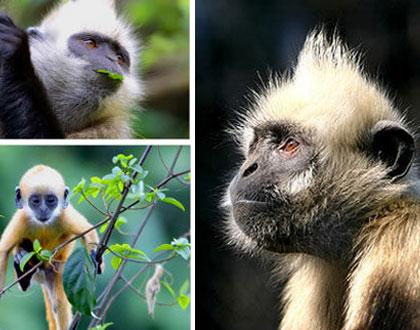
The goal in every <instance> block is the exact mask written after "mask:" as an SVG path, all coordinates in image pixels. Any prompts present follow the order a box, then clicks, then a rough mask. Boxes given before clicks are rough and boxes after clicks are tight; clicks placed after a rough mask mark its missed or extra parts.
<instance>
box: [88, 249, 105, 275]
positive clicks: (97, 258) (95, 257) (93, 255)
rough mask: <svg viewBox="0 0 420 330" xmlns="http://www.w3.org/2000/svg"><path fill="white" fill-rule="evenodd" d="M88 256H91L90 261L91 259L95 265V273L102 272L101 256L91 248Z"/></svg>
mask: <svg viewBox="0 0 420 330" xmlns="http://www.w3.org/2000/svg"><path fill="white" fill-rule="evenodd" d="M90 256H91V258H92V261H93V263H94V265H95V268H96V273H97V274H102V266H103V260H102V257H100V256H99V255H98V254H97V251H96V250H92V252H91V253H90Z"/></svg>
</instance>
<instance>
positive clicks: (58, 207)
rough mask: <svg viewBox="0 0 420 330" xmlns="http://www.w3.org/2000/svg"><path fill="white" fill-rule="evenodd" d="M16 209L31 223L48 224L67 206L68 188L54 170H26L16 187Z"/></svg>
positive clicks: (41, 166) (42, 167) (49, 168)
mask: <svg viewBox="0 0 420 330" xmlns="http://www.w3.org/2000/svg"><path fill="white" fill-rule="evenodd" d="M15 198H16V207H17V208H19V209H24V210H25V212H26V214H28V215H29V216H30V218H31V219H32V221H34V222H36V223H50V222H51V221H54V219H56V218H57V217H58V216H59V215H60V214H61V213H62V211H63V209H65V208H66V207H67V206H68V205H69V188H68V187H66V185H65V183H64V179H63V177H62V176H61V175H60V174H59V173H58V172H57V171H56V170H54V169H52V168H51V167H48V166H44V165H37V166H34V167H32V168H31V169H30V170H28V171H27V172H26V173H25V174H24V175H23V177H22V179H21V180H20V183H19V186H17V187H16V196H15Z"/></svg>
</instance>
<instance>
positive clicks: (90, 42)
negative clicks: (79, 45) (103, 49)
mask: <svg viewBox="0 0 420 330" xmlns="http://www.w3.org/2000/svg"><path fill="white" fill-rule="evenodd" d="M82 42H83V44H84V45H85V47H86V48H88V49H94V48H97V47H98V45H97V43H96V41H95V40H93V39H84V40H82Z"/></svg>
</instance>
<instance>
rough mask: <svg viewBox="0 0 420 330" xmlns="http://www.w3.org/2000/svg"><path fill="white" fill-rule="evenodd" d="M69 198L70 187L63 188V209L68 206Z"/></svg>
mask: <svg viewBox="0 0 420 330" xmlns="http://www.w3.org/2000/svg"><path fill="white" fill-rule="evenodd" d="M69 199H70V189H69V187H67V186H66V187H65V188H64V199H63V209H65V208H66V207H67V206H69Z"/></svg>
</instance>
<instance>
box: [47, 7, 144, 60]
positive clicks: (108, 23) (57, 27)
mask: <svg viewBox="0 0 420 330" xmlns="http://www.w3.org/2000/svg"><path fill="white" fill-rule="evenodd" d="M40 29H41V31H43V32H44V33H47V34H48V35H50V36H52V37H53V38H54V40H55V41H56V43H57V45H58V46H59V47H60V48H61V49H67V40H68V38H69V37H70V36H72V35H73V34H75V33H80V32H92V33H94V32H98V33H101V34H104V35H106V36H108V37H110V38H112V39H113V40H116V41H118V42H119V43H120V44H121V46H123V47H124V48H125V49H127V51H128V52H129V54H130V56H131V57H132V61H134V62H133V64H134V65H133V67H134V66H135V63H136V62H135V61H136V59H137V57H138V56H137V53H138V49H139V46H138V43H137V41H136V38H135V37H134V36H133V35H134V33H133V30H132V27H131V26H130V24H128V23H127V22H126V21H125V20H124V19H122V18H121V17H119V16H118V14H117V11H116V9H115V4H114V1H112V0H75V1H67V2H65V3H61V4H59V5H58V6H57V7H56V8H55V9H53V10H52V11H51V12H50V14H49V15H47V16H46V17H45V18H44V20H43V21H42V23H41V26H40Z"/></svg>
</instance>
